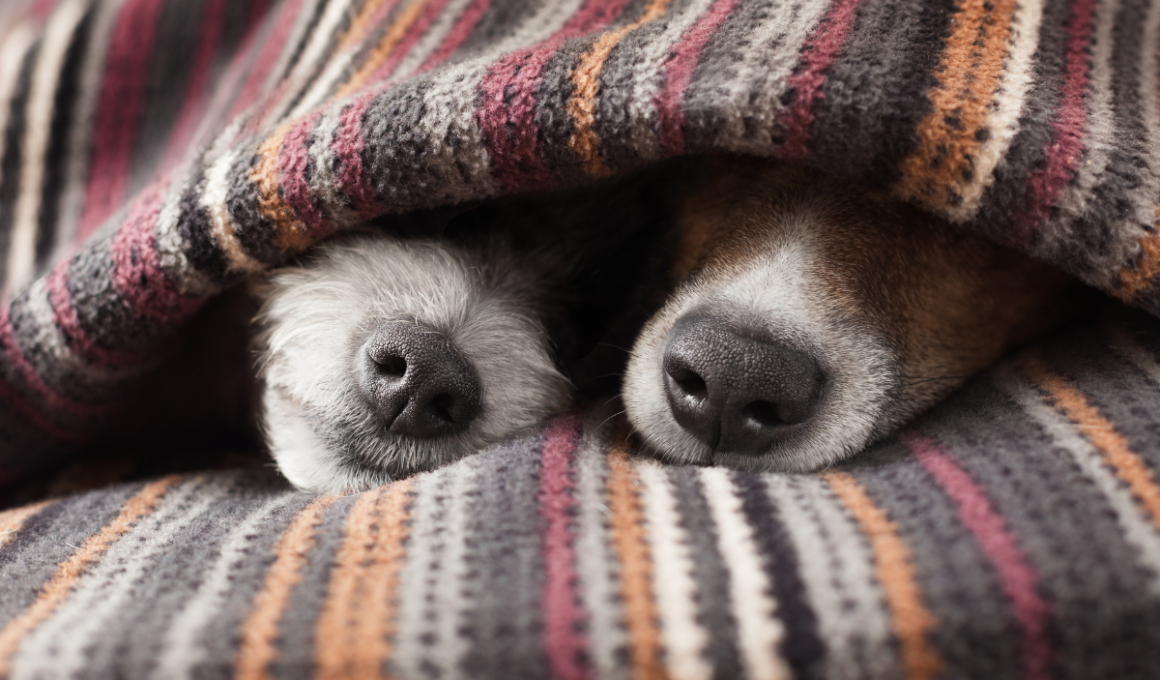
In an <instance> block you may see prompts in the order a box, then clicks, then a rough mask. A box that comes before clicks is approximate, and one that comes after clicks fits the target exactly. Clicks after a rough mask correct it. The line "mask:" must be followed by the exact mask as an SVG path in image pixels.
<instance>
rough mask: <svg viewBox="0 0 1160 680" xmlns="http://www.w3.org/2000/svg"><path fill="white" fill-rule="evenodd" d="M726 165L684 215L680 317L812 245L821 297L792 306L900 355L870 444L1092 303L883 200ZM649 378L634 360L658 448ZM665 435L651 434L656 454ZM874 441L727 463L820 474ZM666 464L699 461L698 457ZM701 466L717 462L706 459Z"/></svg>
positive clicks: (810, 270) (1012, 256)
mask: <svg viewBox="0 0 1160 680" xmlns="http://www.w3.org/2000/svg"><path fill="white" fill-rule="evenodd" d="M717 165H718V166H719V170H718V171H717V172H716V173H715V178H714V179H713V180H712V181H710V182H708V183H707V184H706V185H705V186H704V188H703V189H701V190H700V191H697V192H694V193H692V194H691V195H690V198H689V199H688V202H687V205H686V208H685V217H686V223H685V232H684V236H683V238H682V241H681V244H680V247H679V248H678V251H677V254H676V257H675V260H674V266H673V283H674V286H676V287H678V290H679V292H678V294H677V295H675V296H674V301H673V302H670V307H671V308H674V309H675V308H676V307H680V308H681V309H685V310H688V309H690V308H693V307H696V306H697V305H698V304H701V305H704V304H711V305H712V306H713V308H714V309H719V308H722V307H728V304H727V303H728V302H729V301H728V300H724V301H722V300H720V299H718V298H719V297H720V296H722V295H725V293H723V292H722V291H724V290H726V289H727V288H728V286H729V285H730V284H731V283H734V282H735V280H737V279H738V277H740V276H742V273H743V272H745V271H747V270H748V271H752V270H753V269H754V268H755V267H760V266H762V264H763V262H767V261H770V260H772V259H773V258H774V257H775V256H777V255H778V254H779V253H784V252H786V251H787V250H788V249H790V247H791V246H794V247H796V246H799V244H800V243H802V242H805V243H806V245H805V246H802V248H803V250H804V251H805V252H808V257H806V258H805V259H804V260H803V261H802V263H801V270H802V272H803V274H802V276H803V278H804V279H805V280H807V281H808V282H809V285H808V286H806V289H807V290H808V291H810V292H809V293H808V295H809V298H810V299H806V300H786V301H785V303H786V306H787V308H791V307H792V308H804V309H808V310H811V311H810V314H812V315H814V316H815V317H816V318H818V319H822V320H823V321H824V320H833V322H834V324H837V325H838V326H841V327H843V328H846V329H847V331H846V332H847V333H850V332H851V331H850V330H849V329H860V330H855V331H853V332H854V333H855V334H857V333H862V332H864V333H866V335H867V336H868V337H873V338H878V339H880V340H881V343H880V344H881V345H883V346H885V347H886V348H887V351H888V354H889V356H890V363H891V364H892V365H891V366H890V369H891V370H890V371H887V373H893V374H894V375H893V377H891V378H890V380H891V381H892V382H893V383H894V384H893V386H892V387H891V388H890V389H889V390H888V391H889V392H890V396H889V404H887V405H886V406H885V407H883V408H881V409H880V411H879V412H878V416H877V417H878V419H879V427H878V428H877V429H876V430H875V432H874V436H873V437H872V438H871V439H873V438H877V437H880V436H882V435H884V434H886V433H888V432H889V431H890V430H892V429H894V428H895V427H897V426H898V425H900V424H902V423H903V422H905V421H906V420H909V419H911V418H912V417H914V416H915V415H917V414H918V413H920V412H921V411H923V410H925V409H927V408H928V407H929V406H931V405H932V404H934V403H935V402H937V401H938V400H940V399H942V398H943V397H945V396H946V395H947V394H948V393H949V392H951V391H953V390H954V389H956V388H957V387H958V386H960V385H961V384H962V383H963V382H964V381H965V380H966V378H967V377H969V376H970V375H972V374H974V373H976V372H977V371H979V370H980V369H982V368H983V367H985V366H987V365H988V364H990V363H992V362H993V361H995V360H996V359H998V358H999V357H1000V356H1001V355H1002V354H1003V353H1004V352H1005V351H1007V350H1008V349H1009V348H1010V347H1012V346H1013V345H1016V344H1019V343H1022V342H1026V341H1028V340H1029V339H1031V338H1034V337H1035V336H1037V335H1040V334H1042V333H1043V332H1044V331H1046V330H1048V329H1050V328H1053V327H1056V326H1058V325H1059V323H1060V322H1061V321H1062V320H1063V319H1066V318H1067V317H1068V316H1070V315H1071V314H1074V313H1075V312H1076V311H1078V310H1081V309H1083V308H1085V306H1086V304H1084V303H1083V302H1082V301H1084V300H1086V299H1087V295H1088V294H1087V293H1085V292H1084V290H1083V289H1082V287H1081V286H1079V285H1078V284H1077V283H1076V282H1074V281H1073V280H1072V279H1070V278H1069V277H1067V276H1066V275H1064V274H1063V273H1062V272H1059V271H1058V270H1055V269H1053V268H1052V267H1049V266H1048V265H1046V264H1043V263H1040V262H1037V261H1034V260H1031V259H1030V258H1028V257H1026V256H1023V255H1021V254H1018V253H1016V252H1014V251H1012V250H1009V249H1007V248H1005V247H1003V246H1000V245H998V244H995V243H992V242H990V241H988V240H985V239H983V238H981V237H978V236H975V235H973V234H969V233H967V232H965V231H963V230H960V229H957V228H955V227H954V226H952V225H950V224H948V223H947V222H945V221H942V220H940V219H937V218H935V217H933V216H930V215H928V214H926V213H924V212H921V211H919V210H917V209H914V208H912V207H909V206H907V205H904V204H902V203H900V202H898V201H897V200H894V199H891V198H889V197H887V196H885V195H884V194H882V193H878V192H875V191H872V190H869V189H867V188H864V187H861V186H858V185H856V184H852V183H850V182H847V181H843V180H838V179H835V178H832V177H829V176H826V175H823V174H821V173H818V172H814V171H810V170H808V169H804V168H800V167H794V166H788V165H781V164H775V163H770V162H768V161H758V160H751V159H728V160H718V161H717ZM803 234H804V236H803ZM690 296H692V299H690ZM698 298H699V299H701V300H702V302H701V303H698V302H697V299H698ZM1069 300H1073V301H1074V302H1075V303H1074V304H1069V303H1068V301H1069ZM678 301H679V303H678ZM666 313H667V314H669V317H668V318H666ZM675 313H676V312H675V311H672V310H662V312H661V313H660V314H659V315H658V317H657V319H654V323H653V325H658V323H659V326H658V327H657V328H647V327H646V331H645V333H652V334H653V336H654V341H653V343H652V344H651V345H647V343H644V342H640V341H638V350H637V356H634V362H637V363H639V364H641V365H644V364H647V363H648V362H650V361H653V360H654V358H655V357H652V356H643V355H642V352H643V353H649V352H651V353H652V354H655V353H656V351H657V349H656V347H657V345H656V340H655V337H657V335H658V334H661V333H667V332H668V330H667V329H668V328H671V327H672V323H673V318H672V314H675ZM760 321H761V320H759V322H760ZM819 323H820V324H821V323H823V322H819ZM834 327H837V326H834ZM807 344H809V343H807ZM646 345H647V347H648V349H647V350H645V349H643V348H644V347H646ZM822 349H823V350H824V349H825V348H824V347H822ZM841 368H842V367H841V366H837V367H834V369H835V370H839V371H840V370H841ZM634 371H635V373H634ZM642 371H643V369H634V367H633V366H632V365H631V364H630V368H629V380H628V382H627V383H626V403H627V405H628V406H629V413H630V417H631V418H634V425H636V426H637V427H638V429H641V430H642V432H643V433H644V434H645V438H646V440H649V439H650V432H655V431H656V429H657V423H654V422H650V421H651V420H655V419H656V417H657V416H656V415H655V414H656V413H657V412H658V411H663V409H655V408H654V409H653V414H652V415H647V416H646V415H642V414H643V412H644V410H643V409H642V408H641V407H640V406H639V404H640V403H641V400H642V396H641V394H640V390H641V389H651V388H648V387H647V386H646V387H645V388H642V387H641V386H640V385H639V382H640V380H641V378H639V377H638V376H640V375H644V373H643V372H642ZM634 381H635V384H634ZM656 389H658V390H660V389H664V388H663V386H661V385H657V386H656ZM634 392H635V393H636V394H635V395H634ZM634 401H635V402H636V403H635V404H634ZM654 403H655V402H654ZM876 408H877V407H876ZM634 410H635V412H636V413H635V417H634ZM662 415H663V414H662ZM834 417H842V416H841V414H840V413H838V414H836V415H835V416H834ZM661 439H662V437H660V436H658V435H654V436H652V437H651V440H652V441H653V443H654V445H656V442H657V441H660V440H661ZM669 440H671V437H670V438H669V439H668V440H666V441H669ZM866 443H868V441H864V442H860V445H859V446H857V447H847V450H846V451H844V452H838V454H836V455H835V456H824V457H819V456H817V455H813V456H812V457H811V458H810V462H809V463H808V464H798V463H800V462H801V461H797V462H794V461H793V460H791V459H792V458H793V452H792V450H787V451H779V452H776V454H777V455H776V456H775V457H776V458H777V459H779V460H778V462H773V463H768V464H767V463H762V462H759V461H748V460H747V461H742V462H738V461H730V460H726V461H724V462H725V463H726V464H734V465H736V466H739V467H746V468H752V469H809V468H813V467H817V465H818V464H819V463H820V464H827V463H829V462H832V461H833V460H835V459H837V458H839V457H842V456H844V455H849V454H850V453H852V452H853V450H854V449H856V448H861V446H864V445H865V444H866ZM787 447H788V448H792V447H791V445H789V444H787ZM660 453H661V454H662V455H667V454H668V453H669V452H666V451H663V450H662V451H661V452H660ZM668 457H670V458H675V459H680V460H684V461H686V462H694V461H693V460H692V459H693V458H695V457H694V456H692V454H689V453H684V454H679V455H668ZM700 462H708V460H706V459H705V458H704V457H701V459H700ZM714 462H722V461H721V460H714Z"/></svg>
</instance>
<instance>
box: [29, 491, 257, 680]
mask: <svg viewBox="0 0 1160 680" xmlns="http://www.w3.org/2000/svg"><path fill="white" fill-rule="evenodd" d="M235 483H236V477H233V476H231V477H229V478H224V479H223V478H218V479H207V478H205V477H191V478H187V479H186V480H184V481H182V482H179V483H178V484H176V485H174V486H172V487H170V488H169V490H168V491H167V492H166V493H165V495H164V496H163V497H162V498H161V500H160V501H159V502H158V504H157V506H156V508H155V510H154V511H153V512H152V513H150V514H148V515H146V516H144V517H143V518H141V519H140V520H138V521H137V522H136V524H134V526H133V527H132V529H130V530H129V531H128V532H126V533H125V534H124V535H122V536H121V537H120V538H119V539H118V540H117V541H116V542H114V543H113V544H112V545H111V546H109V549H108V550H106V551H105V554H104V555H103V556H102V557H101V560H100V561H99V562H98V563H96V564H95V565H93V567H92V568H91V569H89V571H88V572H86V573H85V574H84V575H83V576H81V578H80V579H79V580H78V581H77V583H76V585H75V586H74V587H73V589H72V592H71V594H70V595H69V597H68V599H67V600H65V601H64V602H63V603H62V604H61V605H60V606H59V607H58V608H57V609H56V611H55V612H54V613H53V614H52V616H51V617H50V618H48V619H47V620H46V621H44V622H43V623H42V624H41V625H40V626H39V627H38V628H37V629H36V630H34V631H32V632H31V633H30V634H29V635H28V636H27V637H26V638H24V640H23V642H22V643H21V645H20V650H19V652H18V653H17V654H16V655H15V656H14V658H13V659H12V671H11V675H10V677H11V678H12V680H25V679H28V680H31V679H32V678H37V677H39V676H41V675H43V674H49V673H52V674H55V675H59V676H77V675H79V674H80V673H82V672H85V671H86V670H88V669H91V668H92V667H93V663H94V661H96V660H97V658H98V657H99V656H103V655H101V654H100V652H101V651H104V650H102V649H101V643H102V641H103V639H104V637H105V635H106V634H107V632H108V630H109V629H111V628H112V627H113V626H114V622H116V621H117V620H118V615H119V614H120V613H121V611H122V610H123V609H125V608H126V607H130V606H132V604H133V602H134V601H136V600H137V599H138V598H139V588H140V586H141V582H142V581H144V580H148V577H149V575H150V574H151V573H152V572H154V571H155V570H156V569H157V568H158V567H159V565H161V564H163V563H164V561H165V560H166V559H167V555H166V554H165V548H166V547H167V538H168V537H169V536H170V535H171V533H172V532H174V531H179V530H180V529H182V528H184V527H185V526H187V525H188V524H189V523H190V522H192V521H194V520H195V519H196V518H198V517H199V516H201V515H202V514H203V513H204V512H205V511H206V510H207V509H209V507H210V505H211V504H213V503H215V502H217V501H218V500H220V499H221V498H223V497H224V496H225V495H226V493H227V492H228V491H229V489H230V488H231V487H232V486H233V485H234V484H235ZM119 620H120V621H126V620H127V619H125V618H121V619H119Z"/></svg>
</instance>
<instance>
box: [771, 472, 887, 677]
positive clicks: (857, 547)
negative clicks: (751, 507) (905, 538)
mask: <svg viewBox="0 0 1160 680" xmlns="http://www.w3.org/2000/svg"><path fill="white" fill-rule="evenodd" d="M765 481H766V486H767V488H768V491H769V497H770V500H771V501H772V502H773V503H774V505H776V507H777V509H778V512H779V513H780V515H781V519H782V525H783V526H784V527H785V529H786V532H787V533H788V534H789V537H790V541H791V542H792V543H793V549H794V552H795V553H796V554H797V558H798V564H799V565H800V566H799V573H800V574H801V577H802V581H803V583H804V585H805V591H806V595H807V596H808V599H809V602H810V609H811V610H812V611H813V612H814V615H815V616H816V617H817V621H818V637H819V638H820V639H821V640H823V641H824V642H825V645H826V655H825V657H824V658H825V661H824V664H825V666H824V670H823V671H822V672H821V673H819V675H820V676H821V677H825V678H834V679H835V680H838V679H842V680H845V679H847V678H849V679H855V678H892V677H901V675H902V667H901V663H900V661H899V658H898V655H897V653H896V652H895V653H883V650H893V649H895V647H894V645H895V642H894V632H893V630H892V628H891V618H890V615H889V613H888V612H887V611H886V607H885V603H884V601H883V597H882V591H881V588H879V586H878V580H877V577H876V575H875V571H874V558H873V555H872V554H871V552H870V546H869V543H868V542H867V540H866V537H865V536H864V535H863V534H862V532H861V531H860V529H859V528H858V526H857V525H856V524H855V523H854V520H853V519H852V518H850V517H849V515H848V514H847V513H846V511H845V509H844V508H843V507H842V505H841V504H840V503H839V501H838V500H837V499H836V498H835V497H834V495H833V492H832V491H831V489H830V488H829V486H828V485H827V484H826V483H825V482H823V481H822V480H821V479H819V478H818V477H816V476H812V475H800V476H798V475H793V476H787V475H768V476H766V477H765Z"/></svg>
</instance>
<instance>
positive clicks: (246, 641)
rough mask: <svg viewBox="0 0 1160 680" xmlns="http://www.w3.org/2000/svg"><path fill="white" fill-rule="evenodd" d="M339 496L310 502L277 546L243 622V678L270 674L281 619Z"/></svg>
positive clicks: (238, 672)
mask: <svg viewBox="0 0 1160 680" xmlns="http://www.w3.org/2000/svg"><path fill="white" fill-rule="evenodd" d="M336 499H337V496H319V497H318V498H315V499H314V500H313V501H311V502H310V504H309V505H307V506H306V507H305V508H304V509H303V510H302V511H301V512H299V513H298V515H297V516H296V517H295V518H294V521H293V522H291V523H290V526H289V527H288V528H287V529H286V531H285V533H283V534H282V538H281V539H280V540H279V541H278V547H277V548H276V549H275V551H274V554H275V558H274V563H273V564H272V565H270V569H269V571H267V572H266V582H265V584H263V586H262V590H261V591H260V592H259V593H258V594H257V595H256V596H255V597H254V603H253V608H252V609H251V610H250V614H249V616H247V617H246V620H245V623H243V624H242V629H241V630H242V633H241V637H242V642H241V645H240V646H239V647H238V655H237V658H236V659H235V660H234V676H235V678H238V679H239V680H260V679H262V680H264V679H265V678H269V677H270V664H271V663H272V662H273V661H274V659H276V658H277V657H278V649H277V647H276V644H277V642H278V638H279V637H280V636H281V631H280V630H279V627H278V622H279V621H280V620H281V618H282V613H283V612H284V611H285V610H286V604H287V603H288V602H289V601H290V594H291V593H292V592H293V591H294V586H296V585H298V583H299V582H300V581H301V580H302V568H303V567H305V566H306V559H307V556H308V555H309V554H310V551H311V550H313V549H314V531H315V529H316V528H317V527H318V525H319V523H321V522H322V513H323V512H324V511H325V510H326V509H327V508H328V507H330V505H331V504H332V503H334V501H335V500H336Z"/></svg>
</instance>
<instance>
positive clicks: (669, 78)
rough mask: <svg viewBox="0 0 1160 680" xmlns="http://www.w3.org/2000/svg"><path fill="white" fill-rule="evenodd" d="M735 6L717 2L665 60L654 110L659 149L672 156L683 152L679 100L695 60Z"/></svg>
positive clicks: (724, 0)
mask: <svg viewBox="0 0 1160 680" xmlns="http://www.w3.org/2000/svg"><path fill="white" fill-rule="evenodd" d="M736 7H737V0H716V2H714V3H713V6H712V7H710V8H709V11H708V12H705V13H704V14H703V15H701V17H700V18H699V19H697V23H695V24H693V26H692V27H690V28H689V29H688V30H686V31H685V33H684V34H683V35H682V36H681V39H680V41H679V42H678V43H677V44H676V45H675V46H673V49H672V52H670V53H669V56H668V59H666V61H665V65H664V67H663V68H664V69H665V84H664V87H663V88H662V89H661V91H660V94H658V95H657V96H656V97H655V98H654V99H653V105H654V106H656V109H657V116H658V120H657V135H658V137H659V138H660V144H661V147H662V148H664V149H665V150H666V151H668V152H669V153H670V154H672V155H674V156H675V155H678V154H682V153H684V152H685V133H684V130H683V128H684V125H685V112H684V111H683V110H682V109H681V100H682V99H684V97H685V91H686V90H687V89H689V83H690V82H692V80H693V70H694V69H696V68H697V61H698V60H699V59H700V58H701V52H702V51H703V50H704V49H705V45H707V44H708V43H709V39H710V38H712V37H713V35H714V34H715V33H716V32H717V30H718V29H720V28H721V24H723V23H725V20H726V19H727V18H729V15H730V14H731V13H732V12H733V10H734V8H736Z"/></svg>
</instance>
